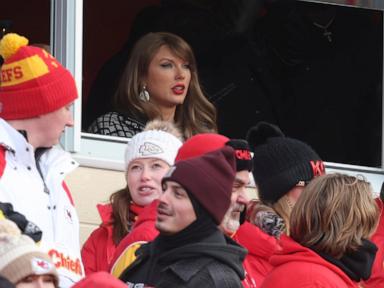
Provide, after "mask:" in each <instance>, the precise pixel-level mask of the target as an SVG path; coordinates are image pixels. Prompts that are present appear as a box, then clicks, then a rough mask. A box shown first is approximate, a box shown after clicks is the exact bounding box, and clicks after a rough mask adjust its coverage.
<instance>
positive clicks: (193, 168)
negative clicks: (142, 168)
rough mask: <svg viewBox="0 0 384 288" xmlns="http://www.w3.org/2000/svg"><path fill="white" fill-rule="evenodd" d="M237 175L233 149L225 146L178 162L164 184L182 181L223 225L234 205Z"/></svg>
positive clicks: (166, 176) (164, 179)
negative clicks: (232, 204)
mask: <svg viewBox="0 0 384 288" xmlns="http://www.w3.org/2000/svg"><path fill="white" fill-rule="evenodd" d="M235 175H236V169H235V153H234V150H233V148H231V147H228V146H225V147H223V148H221V149H219V150H214V151H212V152H208V153H205V154H203V155H202V156H198V157H192V158H189V159H187V160H180V161H178V162H176V163H175V165H174V166H173V167H171V168H170V170H169V171H168V173H167V174H166V175H165V176H164V178H163V180H162V183H164V182H167V181H174V182H177V183H179V184H180V185H181V186H182V187H183V188H184V189H185V190H186V191H187V192H188V193H190V194H192V195H193V196H194V197H195V199H196V200H197V201H198V202H199V203H200V204H201V205H202V206H203V207H204V208H205V209H206V210H207V211H208V213H209V214H210V215H211V216H212V218H213V219H214V221H215V222H216V224H220V223H221V221H222V220H223V217H224V214H225V213H226V212H227V210H228V208H229V205H230V204H231V194H232V185H233V182H234V180H235Z"/></svg>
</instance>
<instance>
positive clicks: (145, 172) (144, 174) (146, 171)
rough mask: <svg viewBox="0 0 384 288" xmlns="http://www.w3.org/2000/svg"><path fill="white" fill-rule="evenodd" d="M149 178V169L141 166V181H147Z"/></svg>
mask: <svg viewBox="0 0 384 288" xmlns="http://www.w3.org/2000/svg"><path fill="white" fill-rule="evenodd" d="M149 179H151V172H150V171H149V169H148V168H147V167H145V166H144V167H143V170H142V172H141V180H142V181H148V180H149Z"/></svg>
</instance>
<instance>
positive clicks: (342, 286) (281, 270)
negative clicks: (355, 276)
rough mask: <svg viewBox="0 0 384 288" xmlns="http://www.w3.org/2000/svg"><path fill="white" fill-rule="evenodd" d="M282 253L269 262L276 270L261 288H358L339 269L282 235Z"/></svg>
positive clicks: (278, 253) (356, 284)
mask: <svg viewBox="0 0 384 288" xmlns="http://www.w3.org/2000/svg"><path fill="white" fill-rule="evenodd" d="M279 244H280V245H281V250H280V251H278V252H276V254H275V255H273V256H272V257H271V258H270V263H271V264H272V265H273V266H274V267H273V269H272V271H271V272H270V274H269V275H268V276H267V277H266V278H265V279H264V282H263V284H262V285H261V288H276V287H279V288H292V287H295V288H303V287H305V288H309V287H318V288H352V287H353V288H356V287H359V286H358V283H356V282H354V281H352V280H351V279H350V278H349V277H348V276H347V275H346V274H345V273H344V272H343V271H342V270H341V269H340V268H338V267H337V266H335V265H333V264H331V263H330V262H327V261H326V260H324V259H323V258H321V257H320V256H319V255H318V254H316V253H315V252H313V251H312V250H310V249H309V248H306V247H304V246H301V245H300V244H298V243H297V242H295V241H294V240H293V239H291V238H289V237H288V236H285V235H283V236H282V237H281V241H280V243H279Z"/></svg>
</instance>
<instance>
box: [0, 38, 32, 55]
mask: <svg viewBox="0 0 384 288" xmlns="http://www.w3.org/2000/svg"><path fill="white" fill-rule="evenodd" d="M27 45H28V39H27V38H25V37H23V36H20V35H18V34H16V33H8V34H6V35H5V36H4V37H3V39H1V41H0V55H1V56H2V57H3V58H4V60H6V59H8V58H9V57H11V56H12V55H14V54H15V53H16V52H17V51H18V50H19V49H20V47H23V46H27Z"/></svg>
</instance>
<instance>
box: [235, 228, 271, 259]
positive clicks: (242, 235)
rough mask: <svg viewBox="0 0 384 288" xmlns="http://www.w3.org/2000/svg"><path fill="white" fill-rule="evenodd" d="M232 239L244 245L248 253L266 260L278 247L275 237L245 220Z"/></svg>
mask: <svg viewBox="0 0 384 288" xmlns="http://www.w3.org/2000/svg"><path fill="white" fill-rule="evenodd" d="M233 239H234V240H235V241H236V242H238V243H239V244H240V245H242V246H244V247H246V248H247V249H248V253H249V254H250V255H254V256H257V257H261V258H263V259H265V260H266V261H268V259H269V258H270V257H271V256H272V255H273V254H274V252H275V250H276V249H278V247H279V244H278V241H277V239H276V238H275V237H273V236H271V235H268V234H267V233H265V232H264V231H262V230H261V229H260V228H259V227H257V226H256V225H253V224H251V223H249V222H247V221H246V222H244V223H243V224H242V225H241V226H240V228H239V230H237V232H236V234H235V235H234V237H233Z"/></svg>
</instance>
